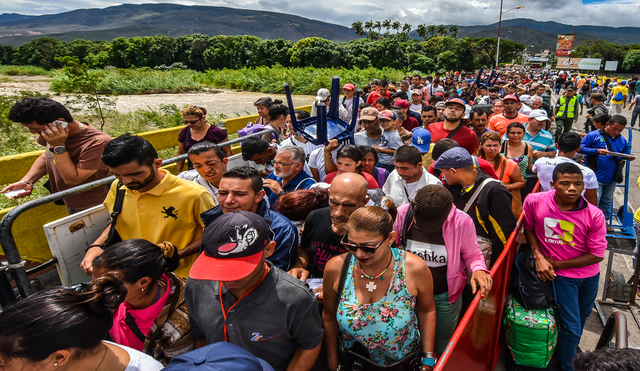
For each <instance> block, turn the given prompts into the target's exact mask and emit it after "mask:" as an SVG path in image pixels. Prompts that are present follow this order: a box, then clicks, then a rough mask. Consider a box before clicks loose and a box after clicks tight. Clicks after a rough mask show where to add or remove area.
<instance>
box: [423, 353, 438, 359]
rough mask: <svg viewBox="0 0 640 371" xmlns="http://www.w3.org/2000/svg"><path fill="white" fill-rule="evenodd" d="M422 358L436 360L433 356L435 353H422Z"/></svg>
mask: <svg viewBox="0 0 640 371" xmlns="http://www.w3.org/2000/svg"><path fill="white" fill-rule="evenodd" d="M420 357H424V358H435V356H434V355H433V352H422V353H420Z"/></svg>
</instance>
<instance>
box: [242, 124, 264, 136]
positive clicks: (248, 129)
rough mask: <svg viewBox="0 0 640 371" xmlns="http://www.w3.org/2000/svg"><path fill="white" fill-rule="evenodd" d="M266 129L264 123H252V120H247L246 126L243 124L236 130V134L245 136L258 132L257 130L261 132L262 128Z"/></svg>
mask: <svg viewBox="0 0 640 371" xmlns="http://www.w3.org/2000/svg"><path fill="white" fill-rule="evenodd" d="M266 129H267V127H266V126H265V125H262V124H254V123H253V122H249V123H247V126H245V127H244V128H242V129H240V130H238V136H239V137H246V136H247V135H251V134H255V133H259V132H261V131H263V130H266Z"/></svg>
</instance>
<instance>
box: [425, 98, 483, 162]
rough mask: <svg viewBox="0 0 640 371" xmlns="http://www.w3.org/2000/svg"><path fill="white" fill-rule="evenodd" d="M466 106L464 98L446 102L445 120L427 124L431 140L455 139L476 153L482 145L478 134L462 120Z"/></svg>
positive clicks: (470, 151)
mask: <svg viewBox="0 0 640 371" xmlns="http://www.w3.org/2000/svg"><path fill="white" fill-rule="evenodd" d="M466 108H467V106H466V104H465V103H464V101H463V100H462V99H459V98H453V99H449V100H448V101H447V102H446V103H445V111H444V115H443V118H444V121H442V122H435V123H433V124H431V125H429V126H427V130H429V131H430V132H431V142H433V143H437V142H438V141H439V140H440V139H443V138H449V139H453V140H455V141H456V142H458V144H459V145H460V147H462V148H464V149H466V150H467V151H468V152H469V153H470V154H475V153H476V151H477V150H478V147H479V146H480V145H479V142H478V136H477V135H476V134H474V132H473V131H472V130H471V129H469V128H468V127H466V126H464V125H463V124H462V123H461V122H460V120H461V119H462V117H463V116H464V111H465V109H466Z"/></svg>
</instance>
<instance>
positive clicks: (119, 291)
mask: <svg viewBox="0 0 640 371" xmlns="http://www.w3.org/2000/svg"><path fill="white" fill-rule="evenodd" d="M81 295H86V296H87V297H86V299H85V300H84V301H83V302H82V303H86V304H89V306H90V307H91V309H92V310H93V311H94V312H96V313H103V312H105V311H113V310H116V309H118V306H120V303H122V302H123V301H124V298H125V297H126V296H127V288H126V287H125V286H124V282H123V281H122V279H121V277H120V275H119V274H117V273H115V272H109V273H107V274H105V275H104V276H102V277H100V278H97V279H95V280H93V281H91V283H89V285H88V288H87V292H85V293H83V294H81Z"/></svg>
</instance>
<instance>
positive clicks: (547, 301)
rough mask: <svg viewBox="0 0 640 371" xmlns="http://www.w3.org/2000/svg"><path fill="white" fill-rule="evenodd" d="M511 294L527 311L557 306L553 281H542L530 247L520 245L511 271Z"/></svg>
mask: <svg viewBox="0 0 640 371" xmlns="http://www.w3.org/2000/svg"><path fill="white" fill-rule="evenodd" d="M509 289H510V290H511V294H512V295H513V297H514V298H515V299H516V300H517V301H518V303H520V304H522V306H523V307H525V309H527V310H530V309H546V308H550V307H552V306H555V286H554V284H553V281H542V280H541V279H540V278H539V277H538V273H536V261H535V259H534V258H533V251H531V247H529V245H526V244H523V245H520V250H519V251H518V253H517V254H516V258H515V261H514V264H513V270H512V271H511V283H510V284H509Z"/></svg>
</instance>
